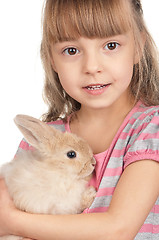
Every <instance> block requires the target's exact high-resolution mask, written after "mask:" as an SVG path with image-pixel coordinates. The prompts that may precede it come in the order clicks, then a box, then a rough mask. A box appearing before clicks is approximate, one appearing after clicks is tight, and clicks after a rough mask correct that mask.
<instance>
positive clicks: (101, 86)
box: [84, 84, 111, 95]
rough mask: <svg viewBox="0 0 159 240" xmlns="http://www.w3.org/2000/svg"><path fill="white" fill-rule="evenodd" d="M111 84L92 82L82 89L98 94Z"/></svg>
mask: <svg viewBox="0 0 159 240" xmlns="http://www.w3.org/2000/svg"><path fill="white" fill-rule="evenodd" d="M110 85H111V84H92V85H88V86H86V87H84V90H85V91H86V92H87V93H89V94H91V95H100V94H102V93H104V92H105V90H106V89H107V88H108V87H109V86H110Z"/></svg>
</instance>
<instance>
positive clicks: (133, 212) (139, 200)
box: [0, 160, 159, 240]
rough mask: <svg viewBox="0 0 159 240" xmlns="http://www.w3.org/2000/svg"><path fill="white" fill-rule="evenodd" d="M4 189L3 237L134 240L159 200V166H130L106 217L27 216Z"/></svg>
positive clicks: (0, 206) (0, 216)
mask: <svg viewBox="0 0 159 240" xmlns="http://www.w3.org/2000/svg"><path fill="white" fill-rule="evenodd" d="M0 189H1V192H0V234H8V233H10V234H14V235H21V236H23V237H28V238H32V239H38V240H45V239H46V240H48V239H50V240H53V239H58V240H67V239H68V240H82V239H85V240H89V239H91V240H96V239H99V240H102V239H103V240H116V239H118V240H132V239H134V237H135V236H136V234H137V233H138V231H139V230H140V228H141V226H142V225H143V223H144V220H145V219H146V217H147V215H148V214H149V212H150V210H151V209H152V207H153V205H154V204H155V201H156V200H157V197H158V196H159V164H158V163H157V162H155V161H151V160H142V161H138V162H135V163H132V164H131V165H129V166H128V167H127V168H126V169H125V171H124V173H123V174H122V176H121V178H120V180H119V183H118V185H117V187H116V190H115V192H114V194H113V198H112V201H111V205H110V207H109V210H108V212H106V213H91V214H78V215H38V214H30V213H25V212H21V211H19V210H16V209H15V208H14V206H13V204H12V202H10V200H8V196H7V193H6V191H5V186H4V184H3V182H1V183H0ZM3 191H4V197H2V194H3ZM46 197H47V196H46ZM5 198H6V199H5Z"/></svg>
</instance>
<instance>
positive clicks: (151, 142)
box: [19, 102, 159, 240]
mask: <svg viewBox="0 0 159 240" xmlns="http://www.w3.org/2000/svg"><path fill="white" fill-rule="evenodd" d="M49 124H50V125H53V126H54V127H55V128H58V129H60V130H61V131H63V132H64V131H69V132H70V127H69V122H67V123H66V124H64V123H63V122H62V121H61V120H59V121H55V122H51V123H49ZM29 148H31V147H30V146H29V145H28V144H27V143H26V142H25V140H23V141H22V142H21V144H20V146H19V151H21V150H28V149H29ZM94 157H95V158H96V162H97V164H96V168H95V173H94V176H93V178H92V180H91V182H90V184H91V185H94V186H95V187H96V189H97V195H96V198H95V200H94V202H93V203H92V205H91V207H90V208H89V209H86V210H85V211H84V213H92V212H105V211H107V209H108V208H109V205H110V202H111V199H112V195H113V192H114V190H115V188H116V185H117V183H118V180H119V178H120V176H121V175H122V173H123V171H124V169H125V168H126V167H127V166H128V165H129V164H131V163H133V162H135V161H141V160H145V159H151V160H154V161H158V162H159V106H152V107H146V106H144V105H143V104H142V103H141V102H138V103H137V104H136V106H135V107H134V108H133V109H132V110H131V112H130V113H129V114H128V115H127V117H126V118H125V120H124V122H123V123H122V125H121V127H120V128H119V130H118V132H117V134H116V136H115V137H114V139H113V141H112V143H111V146H110V147H109V149H107V150H106V151H105V152H102V153H99V154H96V155H94ZM146 239H151V240H159V198H158V199H157V201H156V203H155V205H154V206H153V208H152V210H151V212H150V213H149V215H148V217H147V219H146V220H145V222H144V224H143V226H142V227H141V229H140V231H139V233H138V234H137V235H136V237H135V240H146Z"/></svg>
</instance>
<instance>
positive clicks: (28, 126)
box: [14, 115, 61, 150]
mask: <svg viewBox="0 0 159 240" xmlns="http://www.w3.org/2000/svg"><path fill="white" fill-rule="evenodd" d="M14 122H15V124H16V125H17V127H18V128H19V130H20V131H21V132H22V134H23V136H24V138H25V139H26V141H27V142H28V143H29V144H31V145H32V146H33V147H35V148H37V149H39V150H42V148H43V146H44V145H47V144H48V143H49V141H50V140H51V139H52V141H53V140H55V139H56V137H57V136H58V135H60V134H61V133H60V131H59V130H56V129H55V128H53V127H50V126H49V125H47V124H46V123H44V122H42V121H40V120H38V119H36V118H33V117H30V116H27V115H17V116H16V117H15V119H14ZM54 138H55V139H54Z"/></svg>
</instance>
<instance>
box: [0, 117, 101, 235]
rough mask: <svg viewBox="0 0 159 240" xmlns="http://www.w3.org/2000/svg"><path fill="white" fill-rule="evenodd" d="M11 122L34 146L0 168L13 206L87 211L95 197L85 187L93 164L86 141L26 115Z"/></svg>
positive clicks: (34, 210) (61, 211)
mask: <svg viewBox="0 0 159 240" xmlns="http://www.w3.org/2000/svg"><path fill="white" fill-rule="evenodd" d="M14 121H15V124H16V125H17V127H18V128H19V129H20V131H21V132H22V134H23V135H24V138H25V140H26V141H27V142H28V143H29V144H30V145H31V146H32V147H33V148H32V149H31V150H27V151H23V150H22V151H18V153H17V155H16V156H15V158H14V159H13V160H12V161H11V162H9V163H6V164H4V165H2V167H1V169H0V175H1V176H2V177H4V179H5V182H6V184H7V187H8V190H9V193H10V195H11V197H12V198H13V201H14V204H15V205H16V207H17V208H19V209H21V210H23V211H26V212H30V213H42V214H78V213H81V212H82V211H83V210H84V209H85V208H88V207H89V206H90V205H91V204H92V202H93V200H94V198H95V196H96V190H95V188H94V187H93V186H88V181H89V180H90V178H91V176H92V172H93V170H94V168H95V163H96V162H95V159H94V158H93V152H92V150H91V148H90V147H89V145H88V144H87V143H86V141H85V140H83V139H82V138H79V137H77V136H76V135H75V134H73V133H69V132H61V131H60V130H57V129H55V128H54V127H53V126H50V125H49V124H46V123H45V122H42V121H40V120H38V119H36V118H33V117H30V116H27V115H17V116H16V117H15V119H14ZM0 239H5V240H11V239H12V240H13V239H14V240H20V239H22V238H21V237H18V236H4V237H0Z"/></svg>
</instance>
